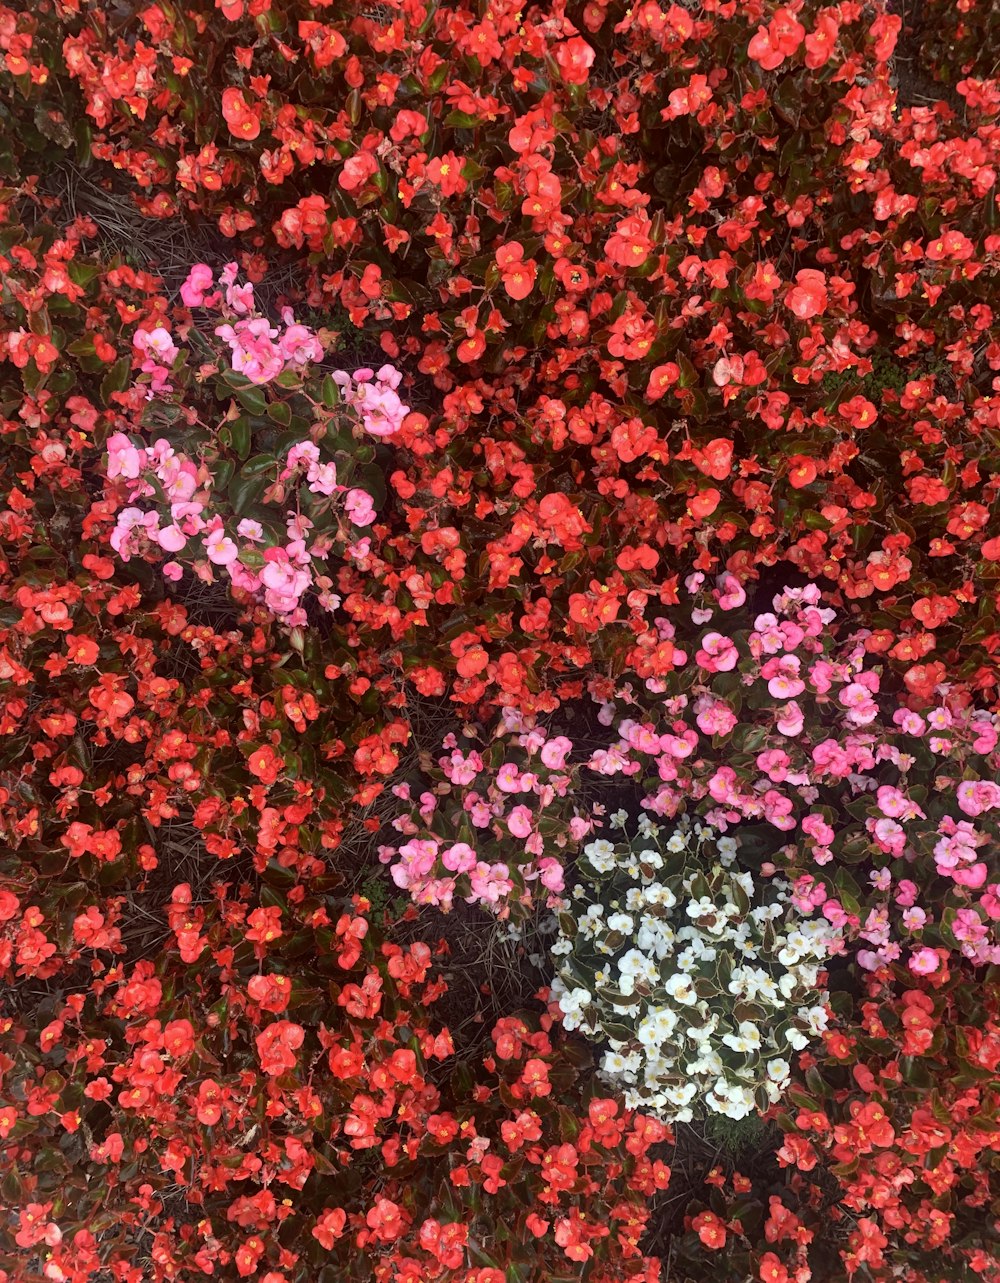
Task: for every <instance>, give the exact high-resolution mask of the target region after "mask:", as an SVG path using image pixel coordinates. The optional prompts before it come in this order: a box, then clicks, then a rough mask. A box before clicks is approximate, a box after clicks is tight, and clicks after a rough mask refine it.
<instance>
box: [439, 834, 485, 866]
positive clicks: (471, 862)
mask: <svg viewBox="0 0 1000 1283" xmlns="http://www.w3.org/2000/svg"><path fill="white" fill-rule="evenodd" d="M478 862H479V861H478V858H477V856H476V853H475V851H473V849H472V847H471V846H469V844H468V843H467V842H455V843H453V844H452V845H451V846H449V847H445V849H444V850H443V851H442V852H441V863H442V864H443V865H444V867H445V868H446V869H448V870H450V871H451V872H452V873H468V872H469V871H470V870H472V869H474V868H475V867H476V865H477V864H478Z"/></svg>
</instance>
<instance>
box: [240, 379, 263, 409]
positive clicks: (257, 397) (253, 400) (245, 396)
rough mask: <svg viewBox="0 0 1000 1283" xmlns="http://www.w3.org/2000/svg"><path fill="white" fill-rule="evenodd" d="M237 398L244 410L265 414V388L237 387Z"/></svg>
mask: <svg viewBox="0 0 1000 1283" xmlns="http://www.w3.org/2000/svg"><path fill="white" fill-rule="evenodd" d="M235 391H236V399H237V400H238V401H239V403H240V405H242V406H243V408H244V410H249V411H250V413H251V414H263V413H264V412H265V410H266V409H267V398H266V397H265V396H264V392H263V389H261V388H258V387H254V386H253V385H251V386H250V387H245V388H236V389H235Z"/></svg>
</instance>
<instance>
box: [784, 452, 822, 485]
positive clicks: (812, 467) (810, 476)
mask: <svg viewBox="0 0 1000 1283" xmlns="http://www.w3.org/2000/svg"><path fill="white" fill-rule="evenodd" d="M817 471H818V470H817V468H816V462H815V460H814V459H810V458H809V457H808V456H807V455H804V454H793V455H792V457H791V458H790V459H789V460H788V484H789V485H790V486H791V487H792V488H793V489H795V490H801V489H802V488H803V487H804V486H810V485H812V483H813V482H814V481H815V480H816V476H817Z"/></svg>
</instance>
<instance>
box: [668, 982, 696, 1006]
mask: <svg viewBox="0 0 1000 1283" xmlns="http://www.w3.org/2000/svg"><path fill="white" fill-rule="evenodd" d="M663 987H664V989H666V991H667V996H668V997H670V998H673V999H674V1000H675V1001H676V1002H681V1003H683V1004H684V1006H685V1007H690V1006H691V1005H692V1004H693V1003H695V1002H697V1001H698V995H697V994H696V993H695V991H694V986H693V985H692V984H691V981H690V980H689V979H688V977H687V976H684V975H673V976H671V977H670V978H669V980H668V981H667V982H666V984H665V985H664V986H663Z"/></svg>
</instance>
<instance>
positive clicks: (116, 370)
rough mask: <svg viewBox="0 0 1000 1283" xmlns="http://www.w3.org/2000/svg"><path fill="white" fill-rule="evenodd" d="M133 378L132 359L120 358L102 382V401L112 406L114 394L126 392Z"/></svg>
mask: <svg viewBox="0 0 1000 1283" xmlns="http://www.w3.org/2000/svg"><path fill="white" fill-rule="evenodd" d="M131 378H132V358H131V357H128V356H123V357H120V358H119V359H118V360H117V361H116V362H115V363H114V365H113V366H112V367H111V369H110V370H109V371H108V372H107V374H106V375H105V376H104V378H103V379H102V380H101V401H102V402H103V403H104V404H105V405H110V404H111V394H112V393H113V392H124V391H125V389H126V388H127V387H128V385H129V383H130V381H131Z"/></svg>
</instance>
